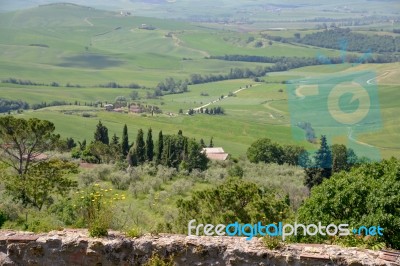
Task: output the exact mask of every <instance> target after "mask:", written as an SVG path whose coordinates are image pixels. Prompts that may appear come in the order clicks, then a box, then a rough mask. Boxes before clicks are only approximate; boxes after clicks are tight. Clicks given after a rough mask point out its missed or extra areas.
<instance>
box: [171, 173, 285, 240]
mask: <svg viewBox="0 0 400 266" xmlns="http://www.w3.org/2000/svg"><path fill="white" fill-rule="evenodd" d="M177 206H178V210H179V215H178V219H177V225H178V226H177V227H178V228H179V230H181V233H183V232H184V230H186V229H187V225H188V221H191V220H193V219H195V220H196V223H195V224H196V225H198V224H209V223H211V224H221V223H222V224H227V223H231V222H234V221H236V222H238V223H240V224H247V223H251V224H253V223H257V222H261V223H262V224H270V223H278V222H280V221H282V220H285V219H287V218H289V217H290V215H291V210H290V208H289V202H288V199H287V197H285V196H283V197H282V196H280V195H279V193H277V192H276V191H274V190H273V189H271V188H270V187H267V186H259V185H257V184H255V183H252V182H248V181H244V180H242V179H241V178H229V179H227V180H225V181H224V182H223V183H222V184H220V185H218V186H216V187H214V188H209V189H204V190H201V191H195V192H193V194H192V196H191V198H190V199H179V200H178V202H177ZM186 232H187V231H185V233H186ZM192 233H194V231H193V232H192Z"/></svg>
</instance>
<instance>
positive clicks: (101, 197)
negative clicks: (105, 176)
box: [74, 184, 125, 237]
mask: <svg viewBox="0 0 400 266" xmlns="http://www.w3.org/2000/svg"><path fill="white" fill-rule="evenodd" d="M76 196H77V198H76V199H75V202H76V204H75V205H74V207H75V208H76V211H77V216H78V217H79V218H78V219H80V220H81V221H82V223H83V224H85V225H86V226H87V227H88V229H89V235H90V236H93V237H99V236H105V235H107V229H108V228H109V227H110V225H111V223H112V219H113V210H114V204H115V203H116V202H117V201H121V200H125V195H123V194H122V195H119V194H118V193H114V192H113V190H112V189H111V188H108V189H103V188H101V187H100V186H99V185H98V184H95V185H94V186H93V187H90V188H88V189H86V190H82V191H78V192H76Z"/></svg>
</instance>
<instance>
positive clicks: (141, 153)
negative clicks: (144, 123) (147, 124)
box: [135, 129, 146, 164]
mask: <svg viewBox="0 0 400 266" xmlns="http://www.w3.org/2000/svg"><path fill="white" fill-rule="evenodd" d="M145 146H146V145H145V143H144V139H143V130H142V129H139V130H138V134H137V136H136V145H135V150H136V156H137V161H138V164H142V163H144V162H145V161H146V147H145Z"/></svg>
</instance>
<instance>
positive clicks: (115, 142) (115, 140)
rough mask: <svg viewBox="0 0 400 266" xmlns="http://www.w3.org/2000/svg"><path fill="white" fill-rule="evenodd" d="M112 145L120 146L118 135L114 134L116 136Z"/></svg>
mask: <svg viewBox="0 0 400 266" xmlns="http://www.w3.org/2000/svg"><path fill="white" fill-rule="evenodd" d="M111 144H113V145H119V138H118V137H117V135H116V134H115V133H114V135H113V136H112V138H111Z"/></svg>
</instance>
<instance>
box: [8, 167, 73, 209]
mask: <svg viewBox="0 0 400 266" xmlns="http://www.w3.org/2000/svg"><path fill="white" fill-rule="evenodd" d="M77 171H78V166H77V165H76V164H74V163H71V162H65V161H61V160H58V159H52V160H45V161H40V162H38V163H37V164H35V165H33V166H32V167H30V168H29V170H28V172H27V173H26V174H25V175H24V178H20V176H18V175H9V176H6V177H5V187H6V190H7V192H8V193H9V194H10V195H11V196H12V197H13V199H14V200H16V201H21V202H22V204H23V205H24V206H32V207H34V208H36V209H37V210H38V211H40V210H42V208H43V206H45V205H50V204H51V203H52V202H53V201H54V198H53V197H54V195H60V196H65V195H67V194H68V192H69V191H70V189H71V188H74V187H76V186H77V182H76V181H72V180H71V179H70V178H69V177H68V176H67V175H68V174H70V173H77Z"/></svg>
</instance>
